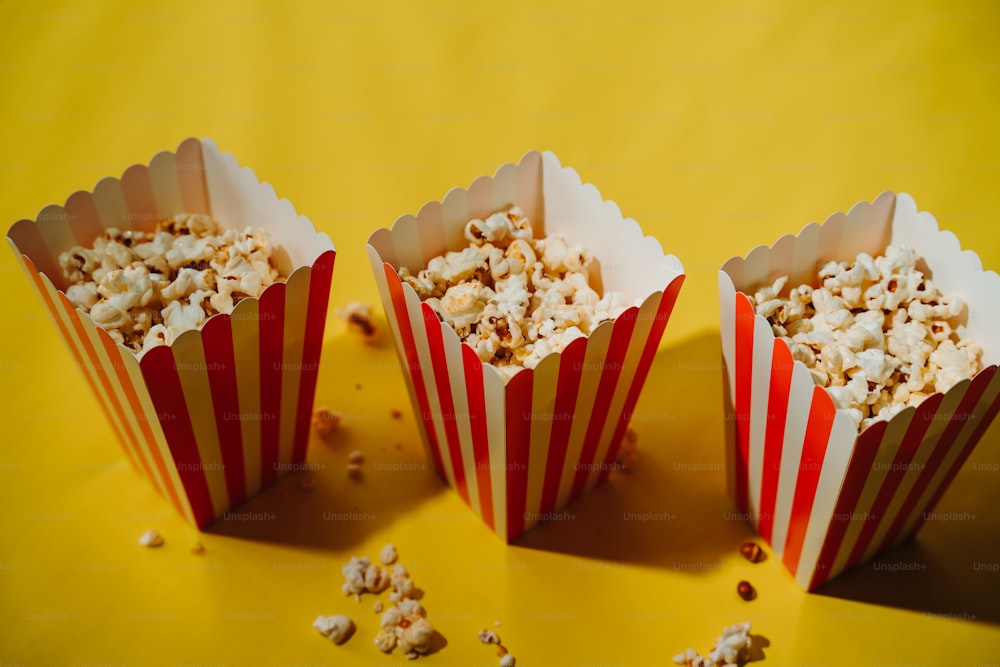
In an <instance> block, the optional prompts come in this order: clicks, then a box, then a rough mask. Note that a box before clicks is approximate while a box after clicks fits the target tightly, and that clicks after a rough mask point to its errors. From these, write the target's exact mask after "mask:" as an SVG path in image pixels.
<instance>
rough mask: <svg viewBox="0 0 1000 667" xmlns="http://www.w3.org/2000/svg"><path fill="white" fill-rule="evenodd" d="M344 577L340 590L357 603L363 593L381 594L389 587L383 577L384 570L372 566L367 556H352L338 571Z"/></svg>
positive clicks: (387, 581) (385, 578) (387, 580)
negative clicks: (351, 596)
mask: <svg viewBox="0 0 1000 667" xmlns="http://www.w3.org/2000/svg"><path fill="white" fill-rule="evenodd" d="M340 573H341V574H343V575H344V583H343V585H342V586H341V590H343V591H344V594H345V595H353V596H354V597H355V599H357V600H358V601H360V600H361V595H362V594H363V593H381V592H382V591H384V590H385V589H386V588H388V586H389V579H388V577H386V576H385V570H383V569H381V568H379V567H378V566H377V565H373V564H372V562H371V559H370V558H368V557H367V556H365V557H363V558H358V557H356V556H352V557H351V560H349V561H348V562H347V563H345V564H344V566H343V567H341V569H340Z"/></svg>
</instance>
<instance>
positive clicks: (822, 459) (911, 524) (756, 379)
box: [719, 192, 1000, 590]
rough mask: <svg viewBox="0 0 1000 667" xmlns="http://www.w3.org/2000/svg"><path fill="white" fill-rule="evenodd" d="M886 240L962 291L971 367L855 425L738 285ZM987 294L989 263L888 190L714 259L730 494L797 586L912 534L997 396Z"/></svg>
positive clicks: (994, 286)
mask: <svg viewBox="0 0 1000 667" xmlns="http://www.w3.org/2000/svg"><path fill="white" fill-rule="evenodd" d="M889 244H894V245H908V246H910V247H912V248H913V249H914V250H915V251H916V253H917V255H918V256H920V257H922V258H923V259H924V260H925V262H926V265H927V267H928V269H929V270H930V274H931V275H930V277H932V279H933V281H934V284H935V285H936V286H937V287H938V288H939V289H940V290H941V292H942V293H943V294H946V295H955V296H958V297H960V298H962V299H963V300H964V301H965V302H966V304H967V317H966V319H965V321H964V322H963V323H962V324H961V325H960V326H959V327H958V328H957V329H956V331H957V333H958V335H959V336H960V337H961V338H969V339H971V340H974V341H976V342H977V343H978V344H979V345H981V346H982V348H983V357H982V362H983V369H982V370H981V371H979V373H978V374H976V376H975V377H973V378H972V380H971V381H969V380H965V381H962V382H959V383H958V384H956V385H955V386H954V387H952V388H951V389H950V390H948V391H947V392H945V393H935V394H932V395H930V396H928V397H927V398H926V399H925V400H924V401H923V402H922V403H920V404H919V405H918V406H916V407H910V408H907V409H905V410H904V411H902V412H901V413H899V414H898V415H896V416H895V417H893V418H892V419H890V420H883V421H876V422H874V423H873V424H871V425H870V426H869V427H868V428H866V429H864V430H862V431H861V432H860V433H858V430H857V428H856V427H855V425H854V422H853V421H852V420H851V418H850V416H849V415H848V413H847V412H846V411H844V410H837V409H835V408H834V404H833V401H832V400H831V398H830V395H829V394H828V392H827V390H826V389H824V388H822V387H819V386H816V385H814V383H813V380H812V378H811V376H810V374H809V372H808V371H807V369H806V367H805V366H804V365H803V364H802V363H801V362H799V361H794V362H793V360H792V355H791V352H790V351H789V347H788V345H787V343H786V342H785V341H783V340H781V339H779V338H776V337H775V335H774V333H773V332H772V330H771V327H770V325H769V324H768V322H767V320H765V319H764V318H763V317H761V316H759V315H756V314H755V312H754V308H753V306H752V305H751V303H750V301H749V299H748V297H747V294H752V293H753V292H754V290H755V289H757V288H759V286H761V285H764V284H767V283H769V282H770V281H772V280H773V279H774V278H776V277H777V276H779V275H785V274H787V275H789V284H791V285H798V284H802V283H810V284H813V285H816V280H817V278H816V268H817V266H818V265H819V263H821V262H825V261H829V260H836V261H853V260H854V258H855V257H856V256H857V255H858V254H859V253H861V252H867V253H868V254H870V255H871V256H873V257H874V256H877V255H879V254H882V253H883V252H884V250H885V248H886V246H887V245H889ZM997 294H1000V276H998V275H997V274H996V273H994V272H992V271H984V270H983V266H982V262H981V261H980V259H979V257H978V256H977V255H976V254H975V253H974V252H972V251H970V250H962V249H961V247H960V245H959V242H958V239H957V238H956V237H955V235H954V234H952V233H951V232H947V231H941V230H939V229H938V225H937V222H936V221H935V219H934V217H933V216H932V215H931V214H929V213H926V212H918V211H917V207H916V204H915V203H914V201H913V199H912V198H911V197H910V196H909V195H906V194H899V195H896V194H893V193H891V192H886V193H883V194H881V195H880V196H879V197H877V198H876V199H875V200H874V201H873V202H871V203H868V202H860V203H858V204H856V205H855V206H854V207H853V208H851V210H850V211H849V212H848V213H846V214H844V213H836V214H834V215H832V216H830V217H829V218H827V220H826V221H825V222H824V223H823V224H822V225H819V224H816V223H811V224H809V225H807V226H806V227H805V228H803V229H802V231H801V232H799V234H798V235H797V236H784V237H782V238H781V239H779V240H778V241H777V242H776V243H775V244H774V245H773V246H771V247H770V248H768V247H764V246H759V247H757V248H754V249H753V251H751V252H750V254H748V255H747V256H746V257H745V258H742V257H735V258H733V259H730V260H729V261H728V262H726V264H725V265H724V266H723V267H722V270H721V271H720V272H719V295H720V306H721V334H722V354H723V359H724V362H725V365H724V372H723V377H724V382H725V385H726V386H725V390H724V394H725V403H726V430H727V440H728V444H727V469H728V487H729V494H730V495H731V496H732V497H733V499H734V500H735V502H736V504H737V506H738V507H739V510H740V513H741V514H742V515H743V516H744V517H745V519H746V520H747V521H748V522H750V523H751V524H752V525H753V527H754V528H755V529H756V531H757V532H758V533H759V534H760V536H761V537H762V538H763V539H764V540H766V541H767V542H768V543H769V544H770V545H771V548H772V549H773V550H774V552H775V553H776V554H777V555H778V556H779V557H780V558H781V560H782V562H783V563H784V564H785V567H786V568H787V569H788V570H789V571H790V572H791V573H792V575H793V576H794V577H795V580H796V581H797V582H798V583H799V584H800V585H801V586H802V587H803V588H805V589H807V590H812V589H814V588H816V587H818V586H820V585H821V584H823V583H824V582H826V581H829V580H830V579H832V578H833V577H835V576H837V575H839V574H840V573H842V572H844V571H845V570H848V569H850V568H852V567H854V566H856V565H858V564H860V563H863V562H865V561H867V560H869V559H871V558H873V557H875V556H876V555H878V554H880V553H883V552H884V551H886V550H888V549H890V548H892V547H893V546H895V545H897V544H899V543H901V542H903V541H905V540H907V539H909V538H910V537H912V536H913V535H915V534H916V532H917V531H918V530H919V529H920V527H921V525H923V523H924V521H925V518H926V516H927V515H928V513H930V512H931V511H932V510H933V508H934V506H935V505H936V503H937V502H938V501H939V500H940V498H941V496H942V494H944V492H945V491H946V490H947V488H948V485H949V484H950V483H951V481H952V480H953V479H954V477H955V475H956V473H957V472H958V470H959V468H960V467H961V466H962V463H963V462H964V461H965V460H966V459H967V458H968V456H969V454H970V453H971V451H972V448H973V447H974V446H975V444H976V442H978V441H979V439H980V438H981V437H982V435H983V433H984V432H985V431H986V429H987V427H988V426H989V424H990V422H991V421H992V419H993V418H994V416H995V415H996V413H997V411H998V409H1000V374H998V373H997V364H998V362H1000V303H998V302H997V298H996V295H997Z"/></svg>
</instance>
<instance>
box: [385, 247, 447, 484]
mask: <svg viewBox="0 0 1000 667" xmlns="http://www.w3.org/2000/svg"><path fill="white" fill-rule="evenodd" d="M383 269H384V270H385V281H386V284H387V286H388V288H389V296H390V298H391V299H392V309H393V311H394V312H395V314H396V326H397V327H398V331H399V338H400V341H401V342H402V346H403V351H404V355H405V359H404V358H401V359H400V363H403V364H405V365H406V372H407V373H408V374H409V375H410V385H411V386H412V387H413V391H414V393H415V394H416V397H417V404H418V405H419V407H420V421H419V422H418V423H419V424H420V426H421V428H423V430H424V436H425V438H426V439H425V442H426V443H427V449H429V450H430V453H431V459H432V460H433V463H434V469H435V470H436V471H437V474H438V476H439V477H440V478H441V479H443V480H445V481H447V480H448V476H447V475H446V474H445V471H444V461H443V460H442V458H441V445H440V444H439V443H438V441H437V436H436V435H435V434H434V422H433V420H432V419H431V408H430V402H429V400H428V398H427V390H426V389H425V388H424V375H423V372H422V370H421V368H420V356H419V354H418V353H417V343H416V340H414V338H413V328H412V327H411V326H410V313H409V311H408V310H407V309H406V297H405V296H404V295H403V283H402V282H401V281H400V279H399V274H397V273H396V270H395V269H393V268H392V265H390V264H388V263H383Z"/></svg>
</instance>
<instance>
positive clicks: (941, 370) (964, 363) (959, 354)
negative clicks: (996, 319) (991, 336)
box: [928, 339, 982, 392]
mask: <svg viewBox="0 0 1000 667" xmlns="http://www.w3.org/2000/svg"><path fill="white" fill-rule="evenodd" d="M981 354H982V348H980V347H979V346H978V345H976V344H974V343H970V342H968V341H966V343H965V345H962V344H959V345H956V344H955V343H954V341H952V340H950V339H949V340H943V341H941V343H940V344H939V345H938V346H937V348H936V349H935V350H934V351H933V352H931V354H930V357H929V359H928V363H929V364H930V369H931V370H932V371H934V390H935V391H941V392H944V391H948V390H949V389H951V388H952V387H953V386H955V385H956V384H957V383H958V382H960V381H962V380H968V379H970V378H971V377H972V376H973V375H975V374H976V372H977V371H978V370H979V356H980V355H981Z"/></svg>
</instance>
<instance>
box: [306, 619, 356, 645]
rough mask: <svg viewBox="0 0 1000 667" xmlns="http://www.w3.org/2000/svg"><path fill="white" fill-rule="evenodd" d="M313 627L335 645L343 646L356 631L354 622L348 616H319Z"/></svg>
mask: <svg viewBox="0 0 1000 667" xmlns="http://www.w3.org/2000/svg"><path fill="white" fill-rule="evenodd" d="M313 627H314V628H316V629H317V630H319V633H320V634H321V635H323V636H324V637H326V638H327V639H329V640H330V641H332V642H333V643H334V644H343V643H344V642H345V641H347V640H348V639H349V638H350V636H351V633H352V631H353V630H354V622H353V621H352V620H351V619H350V618H348V617H347V616H344V615H341V614H338V615H336V616H317V617H316V620H315V621H313Z"/></svg>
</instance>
